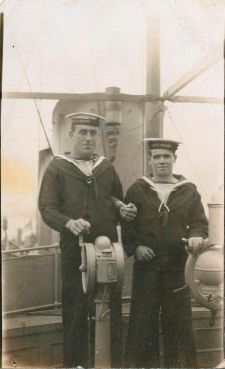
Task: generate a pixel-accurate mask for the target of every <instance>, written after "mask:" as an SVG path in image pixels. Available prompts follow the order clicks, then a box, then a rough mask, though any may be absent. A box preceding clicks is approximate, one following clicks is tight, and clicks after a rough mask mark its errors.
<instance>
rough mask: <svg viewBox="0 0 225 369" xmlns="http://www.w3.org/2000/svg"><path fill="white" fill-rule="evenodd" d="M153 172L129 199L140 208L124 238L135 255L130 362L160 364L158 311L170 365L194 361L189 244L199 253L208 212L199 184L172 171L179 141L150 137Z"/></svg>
mask: <svg viewBox="0 0 225 369" xmlns="http://www.w3.org/2000/svg"><path fill="white" fill-rule="evenodd" d="M146 141H148V145H149V165H150V166H151V169H152V175H150V176H148V177H146V176H144V177H142V178H140V179H138V180H137V181H136V182H135V183H134V184H133V185H132V186H131V187H130V188H129V189H128V192H127V195H126V202H132V203H134V204H135V205H136V207H137V209H138V213H137V217H136V218H135V220H134V221H133V222H131V223H127V224H124V227H123V244H124V248H125V251H126V253H127V255H128V256H131V255H134V270H133V289H132V302H131V312H130V324H129V332H128V343H127V352H126V365H125V366H126V367H135V368H140V367H141V368H143V367H144V368H152V367H153V368H158V367H160V360H159V357H160V353H159V323H158V319H159V313H160V311H161V324H162V332H163V348H164V349H163V351H164V352H163V353H164V364H163V367H166V368H189V367H196V353H195V344H194V336H193V330H192V315H191V302H190V296H189V291H188V288H187V286H186V285H185V279H184V268H185V263H186V259H187V252H186V250H185V243H184V242H185V240H186V239H188V248H189V250H190V251H191V252H193V253H197V252H198V251H199V250H200V248H201V247H202V245H203V241H204V238H205V237H207V218H206V216H205V213H204V209H203V206H202V203H201V198H200V195H199V193H198V192H197V189H196V186H195V185H194V184H193V183H191V182H190V181H188V180H186V179H185V178H184V177H183V176H181V175H175V174H173V165H174V163H175V161H176V155H175V152H176V149H177V147H178V145H179V143H178V142H175V141H171V140H165V139H146Z"/></svg>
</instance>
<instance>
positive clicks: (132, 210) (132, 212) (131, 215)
mask: <svg viewBox="0 0 225 369" xmlns="http://www.w3.org/2000/svg"><path fill="white" fill-rule="evenodd" d="M120 215H121V217H122V218H123V219H125V220H126V221H128V222H130V221H131V220H134V219H135V218H136V215H137V208H136V206H135V205H134V204H132V203H129V204H127V205H125V204H123V205H122V206H121V207H120Z"/></svg>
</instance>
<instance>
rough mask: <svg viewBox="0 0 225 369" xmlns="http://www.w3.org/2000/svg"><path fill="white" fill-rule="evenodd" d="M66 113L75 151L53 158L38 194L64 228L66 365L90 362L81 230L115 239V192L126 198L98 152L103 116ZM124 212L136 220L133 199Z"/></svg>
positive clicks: (44, 210) (90, 237)
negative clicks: (82, 269) (83, 284)
mask: <svg viewBox="0 0 225 369" xmlns="http://www.w3.org/2000/svg"><path fill="white" fill-rule="evenodd" d="M68 117H69V118H70V119H71V130H70V132H69V136H70V140H71V153H70V154H69V155H61V156H56V157H55V158H54V159H53V160H52V161H51V162H50V164H49V166H48V168H47V169H46V172H45V174H44V177H43V180H42V184H41V188H40V193H39V210H40V212H41V215H42V217H43V220H44V221H45V223H46V224H47V225H48V226H49V227H51V228H53V229H54V230H56V231H58V232H60V248H61V254H62V262H61V267H62V315H63V332H64V347H63V349H64V362H63V366H64V367H65V368H66V367H67V368H68V367H76V366H83V367H88V366H89V367H90V363H89V362H88V326H87V316H88V297H87V296H86V295H84V293H83V290H82V282H81V272H80V270H79V266H80V264H81V252H80V247H79V235H80V234H83V233H84V240H85V241H86V242H94V241H95V239H96V237H98V236H102V235H104V236H107V237H109V238H110V240H111V241H112V242H115V241H117V232H116V225H117V222H118V215H119V214H118V209H116V207H115V206H114V203H113V197H115V198H116V199H122V186H121V183H120V180H119V177H118V175H117V173H116V171H115V169H114V167H113V166H112V165H111V163H110V162H109V161H108V160H107V159H105V158H104V157H102V156H100V157H99V156H98V155H96V154H95V150H96V144H97V139H98V127H99V125H100V123H101V122H102V121H103V120H104V118H102V117H100V116H97V115H94V114H88V113H74V114H71V115H69V116H68ZM120 205H121V203H120ZM120 215H121V216H122V217H123V218H124V219H127V220H129V219H132V218H133V217H134V216H135V208H134V207H132V205H131V204H130V205H129V206H122V207H120ZM116 303H117V302H116ZM117 306H118V304H117ZM118 321H119V319H118ZM114 356H115V355H114Z"/></svg>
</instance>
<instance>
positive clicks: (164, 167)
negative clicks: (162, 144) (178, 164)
mask: <svg viewBox="0 0 225 369" xmlns="http://www.w3.org/2000/svg"><path fill="white" fill-rule="evenodd" d="M175 161H176V155H175V154H174V153H173V152H172V151H170V150H167V149H154V150H151V152H150V154H149V164H150V165H151V167H152V172H153V175H154V176H157V177H168V176H170V175H171V174H172V172H173V164H174V163H175Z"/></svg>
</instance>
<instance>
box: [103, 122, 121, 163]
mask: <svg viewBox="0 0 225 369" xmlns="http://www.w3.org/2000/svg"><path fill="white" fill-rule="evenodd" d="M105 135H106V144H107V148H108V150H107V157H108V158H109V160H111V161H113V160H114V159H115V157H116V150H117V146H118V136H119V135H120V126H119V125H115V126H108V127H105Z"/></svg>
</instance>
